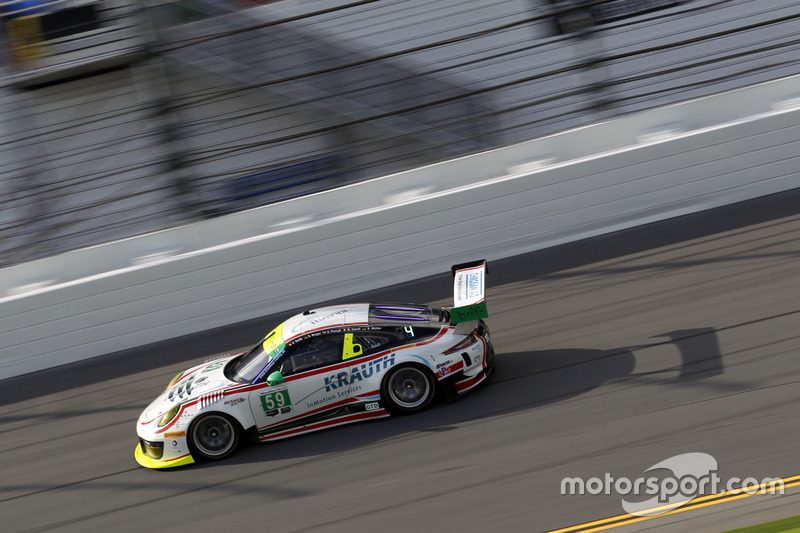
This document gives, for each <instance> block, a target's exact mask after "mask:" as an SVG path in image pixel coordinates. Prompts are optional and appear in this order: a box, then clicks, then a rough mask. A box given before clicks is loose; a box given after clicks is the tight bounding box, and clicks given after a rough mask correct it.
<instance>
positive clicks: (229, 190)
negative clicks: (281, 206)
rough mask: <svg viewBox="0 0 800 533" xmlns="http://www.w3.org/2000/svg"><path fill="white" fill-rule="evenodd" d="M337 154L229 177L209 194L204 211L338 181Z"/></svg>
mask: <svg viewBox="0 0 800 533" xmlns="http://www.w3.org/2000/svg"><path fill="white" fill-rule="evenodd" d="M341 178H342V173H341V170H340V165H339V158H338V157H336V156H334V155H328V156H325V157H321V158H317V159H309V160H305V161H299V162H296V163H291V164H288V165H282V166H279V167H270V168H268V169H265V170H261V171H259V172H255V173H251V174H243V175H240V176H235V177H232V178H228V179H226V180H224V181H223V182H221V183H220V184H218V186H217V187H216V188H215V190H214V192H213V194H212V195H211V199H210V205H209V208H208V210H207V214H210V215H221V214H225V213H231V212H234V211H240V210H242V209H251V208H253V207H259V206H262V205H266V204H270V203H274V202H278V201H281V200H287V199H289V198H294V197H297V196H302V195H305V194H310V193H312V192H316V191H319V190H323V189H328V188H330V187H331V186H333V185H335V184H337V183H339V182H340V180H341Z"/></svg>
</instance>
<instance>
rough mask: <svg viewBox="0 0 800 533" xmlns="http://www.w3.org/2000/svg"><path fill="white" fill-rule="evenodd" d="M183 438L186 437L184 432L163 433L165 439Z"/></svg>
mask: <svg viewBox="0 0 800 533" xmlns="http://www.w3.org/2000/svg"><path fill="white" fill-rule="evenodd" d="M185 436H186V432H185V431H173V432H172V433H164V438H165V439H174V438H176V437H185Z"/></svg>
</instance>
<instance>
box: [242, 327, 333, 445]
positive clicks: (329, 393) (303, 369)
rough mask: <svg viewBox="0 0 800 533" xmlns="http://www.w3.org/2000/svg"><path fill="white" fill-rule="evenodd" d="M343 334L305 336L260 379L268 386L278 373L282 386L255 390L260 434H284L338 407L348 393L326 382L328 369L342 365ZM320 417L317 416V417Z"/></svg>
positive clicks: (253, 400)
mask: <svg viewBox="0 0 800 533" xmlns="http://www.w3.org/2000/svg"><path fill="white" fill-rule="evenodd" d="M342 339H343V336H342V333H331V332H321V333H314V334H310V335H306V336H303V337H301V338H299V339H296V340H294V341H292V342H290V343H289V344H287V346H286V350H285V351H284V353H283V354H282V355H280V356H279V357H278V359H277V360H276V361H275V362H274V363H273V364H272V366H271V368H270V369H269V370H268V371H267V372H265V374H264V376H262V377H261V379H260V380H259V381H260V382H261V383H267V382H268V380H269V379H270V378H271V377H272V378H275V377H277V376H275V373H276V372H279V373H280V377H282V378H283V381H282V382H281V383H277V384H274V385H268V386H266V387H264V388H260V389H257V390H254V391H253V392H252V393H251V395H250V408H251V410H252V412H253V416H254V417H255V420H256V425H257V427H258V429H259V433H262V434H264V433H265V432H271V431H278V430H280V431H284V430H286V429H287V428H297V427H301V426H303V425H304V424H305V423H306V422H308V421H309V420H312V418H310V417H312V416H313V420H319V419H320V417H321V416H324V414H325V411H326V410H328V409H326V408H334V407H336V404H337V403H338V402H339V400H344V399H345V398H346V397H347V391H343V390H338V389H337V390H331V389H330V387H329V386H327V387H326V383H329V382H330V380H326V377H329V375H330V374H332V373H335V371H333V370H331V371H327V372H326V368H328V367H331V366H333V365H336V364H337V363H341V362H342ZM315 415H316V416H315Z"/></svg>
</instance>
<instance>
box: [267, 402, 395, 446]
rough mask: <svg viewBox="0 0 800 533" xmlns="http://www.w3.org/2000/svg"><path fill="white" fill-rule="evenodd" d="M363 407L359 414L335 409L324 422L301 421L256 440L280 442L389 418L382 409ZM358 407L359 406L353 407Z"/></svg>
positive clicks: (272, 431)
mask: <svg viewBox="0 0 800 533" xmlns="http://www.w3.org/2000/svg"><path fill="white" fill-rule="evenodd" d="M364 405H366V404H361V405H360V407H361V408H362V411H361V412H356V413H353V412H350V413H343V414H342V413H340V412H341V411H343V410H344V409H337V410H336V411H337V414H336V415H334V416H333V417H326V419H325V420H322V421H319V422H310V421H308V420H303V421H301V422H302V425H299V426H298V427H295V428H292V429H285V430H277V431H276V430H271V431H270V432H269V433H264V434H261V435H259V436H258V440H259V441H261V442H267V441H273V440H280V439H285V438H288V437H294V436H296V435H303V434H305V433H311V432H313V431H319V430H321V429H327V428H332V427H336V426H343V425H345V424H352V423H354V422H361V421H364V420H372V419H373V418H385V417H387V416H389V413H388V412H387V411H386V409H384V408H383V407H379V408H377V409H373V410H371V411H365V410H363V409H364ZM354 407H359V406H354Z"/></svg>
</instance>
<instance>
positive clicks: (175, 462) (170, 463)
mask: <svg viewBox="0 0 800 533" xmlns="http://www.w3.org/2000/svg"><path fill="white" fill-rule="evenodd" d="M133 456H134V458H136V462H137V463H139V464H140V465H141V466H143V467H145V468H172V467H175V466H184V465H190V464H192V463H194V458H193V457H192V455H191V454H188V453H187V454H186V455H182V456H180V457H175V458H174V459H153V458H151V457H148V456H147V455H145V453H144V450H143V449H142V445H141V443H139V444H137V445H136V450H134V452H133Z"/></svg>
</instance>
